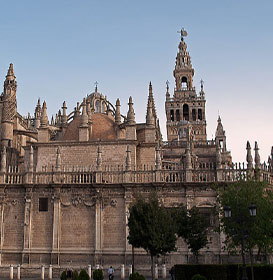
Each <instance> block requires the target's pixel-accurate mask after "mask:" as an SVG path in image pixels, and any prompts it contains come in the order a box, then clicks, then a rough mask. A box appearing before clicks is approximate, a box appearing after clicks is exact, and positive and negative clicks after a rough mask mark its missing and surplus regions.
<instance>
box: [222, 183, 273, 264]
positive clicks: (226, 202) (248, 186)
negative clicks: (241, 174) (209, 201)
mask: <svg viewBox="0 0 273 280" xmlns="http://www.w3.org/2000/svg"><path fill="white" fill-rule="evenodd" d="M218 194H219V199H218V202H219V205H221V206H222V208H220V230H222V231H223V232H224V233H225V235H226V247H227V249H228V250H230V251H231V250H236V248H237V247H239V245H241V242H244V247H245V248H246V250H248V251H249V253H250V259H251V264H253V255H252V250H253V248H254V247H256V246H257V247H258V248H259V251H263V252H264V253H265V254H267V253H268V252H272V247H273V204H272V201H273V193H272V190H270V189H269V188H268V187H267V184H266V183H265V182H259V181H256V180H244V178H240V179H239V180H238V181H237V182H235V183H233V184H229V185H224V186H220V187H218ZM251 204H255V206H256V207H257V215H256V216H255V217H251V216H250V214H249V206H250V205H251ZM224 206H229V207H230V209H231V217H230V218H225V216H224V209H223V207H224ZM242 240H243V241H242Z"/></svg>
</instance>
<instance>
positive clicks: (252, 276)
mask: <svg viewBox="0 0 273 280" xmlns="http://www.w3.org/2000/svg"><path fill="white" fill-rule="evenodd" d="M249 255H250V265H251V279H252V280H254V269H253V251H252V249H249Z"/></svg>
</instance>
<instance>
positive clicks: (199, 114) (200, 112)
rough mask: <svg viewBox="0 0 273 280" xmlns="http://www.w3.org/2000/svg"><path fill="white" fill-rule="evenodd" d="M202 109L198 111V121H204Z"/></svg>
mask: <svg viewBox="0 0 273 280" xmlns="http://www.w3.org/2000/svg"><path fill="white" fill-rule="evenodd" d="M202 119H203V118H202V109H198V120H200V121H202Z"/></svg>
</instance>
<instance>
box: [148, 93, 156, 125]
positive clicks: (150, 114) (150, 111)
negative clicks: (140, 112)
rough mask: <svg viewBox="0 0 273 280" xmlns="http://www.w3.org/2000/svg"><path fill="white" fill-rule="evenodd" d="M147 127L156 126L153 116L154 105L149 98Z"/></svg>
mask: <svg viewBox="0 0 273 280" xmlns="http://www.w3.org/2000/svg"><path fill="white" fill-rule="evenodd" d="M146 125H147V126H153V127H154V125H155V119H154V115H153V105H152V100H151V99H150V98H148V104H147V113H146Z"/></svg>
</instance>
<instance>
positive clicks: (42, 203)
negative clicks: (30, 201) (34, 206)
mask: <svg viewBox="0 0 273 280" xmlns="http://www.w3.org/2000/svg"><path fill="white" fill-rule="evenodd" d="M47 211H48V198H47V197H40V198H39V212H47Z"/></svg>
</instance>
